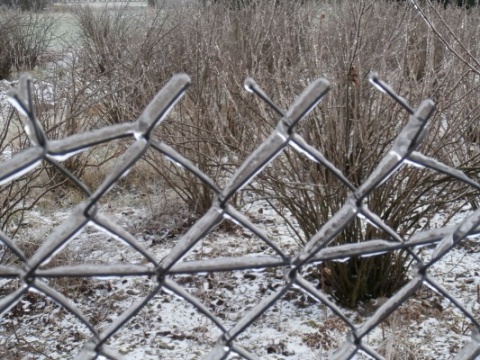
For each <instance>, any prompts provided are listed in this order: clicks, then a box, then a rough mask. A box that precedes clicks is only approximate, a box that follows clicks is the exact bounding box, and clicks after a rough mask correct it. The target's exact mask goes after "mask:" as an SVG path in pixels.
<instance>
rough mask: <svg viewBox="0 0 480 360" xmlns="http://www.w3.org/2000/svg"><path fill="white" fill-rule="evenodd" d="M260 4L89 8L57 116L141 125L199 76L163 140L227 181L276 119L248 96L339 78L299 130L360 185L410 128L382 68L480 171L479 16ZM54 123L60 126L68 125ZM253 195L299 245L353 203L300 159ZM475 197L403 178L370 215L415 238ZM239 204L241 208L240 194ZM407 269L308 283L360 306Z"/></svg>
mask: <svg viewBox="0 0 480 360" xmlns="http://www.w3.org/2000/svg"><path fill="white" fill-rule="evenodd" d="M250 5H251V4H250ZM254 5H255V6H240V7H238V8H235V9H232V8H228V7H225V6H224V4H222V3H221V2H219V3H216V2H209V4H208V5H205V6H201V5H200V6H190V7H189V6H185V7H176V8H162V7H161V5H159V8H157V9H155V10H153V9H149V10H147V11H141V12H138V11H137V12H133V11H126V10H125V9H124V10H123V11H122V10H120V11H113V10H101V11H98V10H92V9H91V8H79V9H77V10H75V12H74V14H75V18H76V21H77V24H78V28H79V39H78V40H76V41H77V42H76V43H75V44H74V46H72V48H71V49H70V50H68V53H69V54H70V57H71V60H72V61H70V62H69V63H68V64H66V65H64V67H63V68H62V71H61V72H58V76H59V77H60V76H61V77H62V78H61V79H60V78H57V79H56V80H55V81H56V82H55V83H56V84H69V85H68V87H67V88H66V89H67V92H69V93H70V94H71V95H69V96H67V95H66V96H65V98H66V99H67V103H68V104H70V105H69V107H67V109H68V111H67V112H66V113H63V112H62V114H63V115H62V116H61V117H58V122H59V123H61V124H63V125H62V126H65V124H69V122H68V121H70V124H77V125H78V124H79V121H80V120H79V119H81V122H80V124H82V125H81V126H80V127H79V128H78V129H80V130H85V129H88V128H89V127H93V126H103V125H109V124H115V123H119V122H124V121H129V120H133V119H135V118H136V117H137V116H138V115H139V114H140V112H141V111H142V110H143V108H144V107H145V106H146V104H147V103H148V102H149V101H150V99H151V98H152V97H153V96H154V94H155V93H156V92H157V91H158V90H159V89H160V88H161V87H162V85H163V83H164V82H165V81H166V80H167V79H169V78H170V77H171V76H172V75H173V74H175V73H178V72H186V73H188V74H189V75H190V76H191V77H192V80H193V86H192V87H191V88H190V89H189V91H188V92H187V95H186V97H185V98H184V99H183V100H182V101H181V102H180V103H179V104H178V105H177V106H176V107H175V111H174V112H173V114H172V115H171V116H170V118H169V119H167V120H166V122H165V123H164V124H162V126H161V127H160V128H159V130H158V134H157V135H158V136H159V137H160V138H161V139H162V140H163V141H165V142H167V143H169V144H171V145H172V146H174V147H175V148H176V149H178V150H179V151H180V152H181V153H182V154H183V155H184V156H185V157H186V158H188V159H190V160H191V161H193V162H194V163H195V164H196V165H197V166H198V167H199V168H200V169H201V170H202V171H203V172H205V173H206V174H207V175H208V176H210V177H211V178H212V179H213V180H214V181H215V182H217V183H218V184H219V185H220V186H223V185H224V183H225V180H226V179H227V178H228V176H230V175H231V174H232V172H233V171H234V170H235V169H236V168H237V167H238V166H239V164H241V163H242V161H243V160H244V159H245V158H246V156H247V155H248V154H249V153H251V152H252V151H253V149H254V148H255V147H256V146H258V144H259V143H261V142H262V141H263V140H264V139H265V137H266V136H267V134H268V133H269V132H270V131H271V130H272V129H273V128H274V126H275V124H276V122H277V121H278V118H277V116H276V115H275V113H274V112H273V111H271V110H270V109H268V108H266V107H265V105H264V104H262V103H260V102H259V100H258V99H256V98H254V97H253V96H251V95H250V94H248V93H247V92H245V91H244V90H243V81H244V79H245V78H246V77H247V76H251V77H253V78H254V79H255V80H256V81H257V82H258V83H259V84H260V85H261V86H262V87H263V88H264V89H265V91H266V93H267V94H269V95H270V96H271V97H272V99H273V100H274V101H275V102H276V103H277V104H278V105H279V106H280V107H282V108H283V109H287V108H288V106H289V105H290V104H291V103H292V101H293V99H294V98H295V96H296V95H297V94H298V93H300V92H301V90H302V89H303V88H304V87H305V86H306V85H307V84H308V83H309V82H310V81H311V80H313V79H315V78H317V77H326V78H327V79H329V80H330V81H331V83H332V91H331V92H330V94H329V95H328V96H327V98H326V100H325V102H324V103H323V104H322V105H321V106H320V107H319V108H318V109H316V110H315V111H314V112H313V113H312V114H311V115H310V117H309V118H308V119H307V120H306V121H304V122H303V123H302V124H301V125H300V129H299V131H300V134H301V135H302V136H304V138H305V139H306V140H307V142H308V143H309V144H311V145H312V146H314V147H316V148H318V149H320V150H321V151H322V152H323V153H324V154H325V157H326V158H327V159H329V160H330V161H331V162H332V163H333V164H334V165H335V166H337V167H338V168H339V169H340V170H341V171H342V172H343V173H344V174H345V176H346V177H347V178H348V179H349V181H350V182H351V183H352V184H353V185H354V186H358V185H360V184H361V183H362V182H363V181H364V180H365V179H366V177H367V176H368V175H369V174H370V173H371V171H372V169H373V168H374V167H375V166H376V165H377V164H378V161H379V159H380V158H381V157H382V156H384V155H385V153H386V152H387V151H388V150H389V148H390V146H391V143H392V141H393V139H394V137H395V136H396V135H397V134H398V132H399V130H400V128H401V127H402V126H403V124H405V122H406V121H407V114H406V113H405V111H402V109H401V108H400V107H399V106H398V105H397V104H395V103H393V102H392V101H391V100H390V99H389V98H387V97H385V96H382V94H380V93H379V92H378V91H376V90H375V89H374V88H373V87H372V86H371V85H370V84H369V83H368V81H367V75H368V73H369V72H370V71H372V70H374V71H377V72H378V73H379V75H380V77H381V78H382V79H383V80H385V81H386V82H388V83H389V84H391V85H392V86H393V87H394V89H395V91H396V92H398V93H399V94H401V95H402V96H404V97H405V99H406V100H407V101H408V102H409V103H410V104H411V105H412V106H417V105H418V104H419V103H420V101H421V100H422V99H425V98H433V99H434V101H435V102H436V103H437V108H438V111H437V112H436V114H435V115H434V117H433V118H432V121H431V125H430V126H431V127H430V130H429V136H428V138H427V139H426V141H425V143H424V145H423V151H424V152H425V153H427V154H428V155H432V156H434V157H435V158H437V159H438V160H440V161H442V162H444V163H447V164H448V165H454V166H457V167H459V168H460V169H461V170H463V171H465V172H466V173H467V174H469V175H471V176H473V177H476V176H477V174H478V172H479V162H480V158H479V152H478V148H477V145H475V144H478V126H477V124H478V121H479V120H480V119H479V116H480V115H479V113H480V111H479V109H480V99H479V97H478V90H479V86H480V82H479V72H478V71H477V72H475V66H476V63H475V61H474V60H475V59H479V58H480V54H479V52H480V49H479V48H478V39H479V38H480V29H479V27H478V14H477V13H474V12H471V11H470V12H468V11H467V10H465V9H460V8H458V9H457V8H451V9H449V10H448V11H444V9H443V6H441V5H440V4H437V5H435V6H425V8H424V11H425V12H426V13H425V15H426V16H428V19H430V21H432V23H433V24H434V26H435V28H436V29H437V33H435V32H433V31H432V30H431V29H430V27H429V26H427V24H426V23H425V21H424V19H423V18H422V17H421V16H419V13H418V11H416V10H415V9H414V8H413V7H412V6H411V5H410V3H408V2H407V3H404V2H400V3H396V2H394V3H392V2H391V1H385V2H384V1H373V0H372V1H321V2H320V1H302V2H295V3H294V4H293V5H292V3H290V2H285V3H283V2H270V1H258V2H256V1H255V2H254ZM0 26H4V25H3V23H2V24H0ZM8 26H12V25H8ZM465 29H469V30H468V31H465ZM10 33H14V32H13V31H11V32H10ZM441 39H443V40H444V41H445V42H446V43H448V44H450V47H451V48H450V49H448V48H447V47H446V46H445V44H444V42H442V40H441ZM1 41H4V38H3V37H2V40H1ZM6 48H8V46H7V47H5V49H6ZM27 48H28V49H29V47H28V46H27ZM2 49H4V48H3V47H0V59H3V57H2V56H4V55H2V54H4V53H5V51H4V50H2ZM16 59H17V60H15V61H14V62H11V63H10V66H9V69H12V68H14V67H15V66H16V64H17V63H18V64H21V63H22V61H26V60H25V59H30V57H28V56H24V55H16ZM472 59H473V60H472ZM28 61H31V63H32V64H33V63H34V61H33V60H28ZM477 63H478V60H477ZM21 68H22V66H20V67H19V68H18V69H21ZM0 75H1V74H0ZM7 75H8V74H7ZM7 75H5V76H7ZM65 79H68V81H67V80H65ZM58 101H60V100H58ZM63 101H65V100H63ZM61 108H62V109H63V111H65V107H61ZM49 111H51V109H50V110H49ZM53 113H54V114H58V111H54V112H53ZM43 114H44V116H45V120H44V121H45V122H48V121H50V120H51V119H52V118H51V116H50V115H49V114H52V112H48V111H47V112H44V113H43ZM49 119H50V120H49ZM86 120H87V121H86ZM55 124H56V122H55ZM55 124H50V126H51V127H52V128H53V129H59V127H58V126H56V125H55ZM46 127H47V126H46ZM47 128H48V127H47ZM62 129H63V128H62ZM78 129H77V128H76V130H78ZM70 130H72V128H71V127H70ZM65 131H67V130H65ZM55 136H62V133H59V134H56V135H55ZM85 161H87V160H85ZM147 162H148V163H149V164H150V165H151V168H152V169H153V170H154V171H156V172H158V175H160V176H162V177H163V178H164V180H165V183H166V184H167V185H168V187H169V189H171V190H173V191H174V192H175V193H176V194H177V195H178V197H179V198H180V199H181V200H183V201H184V202H185V204H187V206H188V207H189V208H190V211H191V212H192V213H194V214H201V213H203V212H204V211H205V210H206V209H207V208H208V207H209V206H210V204H211V199H212V194H211V192H210V190H209V189H208V188H207V187H206V186H205V185H203V184H202V183H200V182H199V181H198V180H197V179H196V178H195V177H193V176H192V175H190V174H187V173H185V172H184V171H183V170H182V169H180V168H178V167H176V166H175V165H173V164H172V163H170V162H168V161H165V160H164V159H163V158H161V157H159V156H157V155H156V154H153V153H151V154H148V157H147ZM81 166H82V164H73V165H72V166H71V167H72V170H75V169H78V168H79V167H81ZM249 190H254V191H256V192H257V193H258V194H259V196H260V197H261V198H263V199H266V200H267V201H269V202H270V203H271V204H272V206H273V207H274V208H275V209H276V210H277V211H278V213H279V214H280V215H281V216H284V218H285V221H288V222H289V224H290V227H291V230H292V236H294V237H295V238H296V240H297V241H298V243H299V244H304V243H305V242H306V241H307V240H308V239H309V238H310V237H311V236H312V235H313V234H314V233H315V232H316V231H317V230H318V229H319V228H320V227H321V226H322V225H323V224H324V223H325V222H326V221H327V220H328V219H329V218H330V217H331V216H332V214H334V213H335V212H336V211H337V210H338V209H339V208H340V206H341V205H342V204H343V203H344V201H345V199H346V196H347V193H348V189H347V188H346V187H345V186H344V185H343V184H342V183H341V182H339V181H338V180H337V179H336V178H335V177H334V176H333V174H331V173H330V172H329V171H327V170H325V169H324V168H322V167H320V166H318V165H317V164H315V163H313V162H311V161H310V160H308V159H307V158H305V157H303V156H300V155H298V154H297V153H295V152H294V151H290V150H289V151H287V152H286V155H285V156H282V157H280V158H278V159H276V160H275V162H274V163H272V165H271V166H269V167H268V168H267V169H265V170H264V172H262V173H261V174H260V175H259V177H258V178H257V179H256V181H255V183H254V184H251V185H250V187H249ZM472 196H473V194H472V193H470V192H469V190H468V189H467V188H463V187H461V186H458V185H455V184H453V183H452V182H450V180H449V179H447V178H445V177H443V176H441V175H439V174H431V173H429V172H428V171H425V170H419V169H414V168H405V169H403V170H402V171H401V172H400V174H399V175H398V176H397V177H395V178H394V179H391V180H389V181H388V182H386V183H385V184H384V185H382V187H380V188H378V189H377V190H376V191H375V192H374V193H372V194H371V195H370V196H369V197H368V199H367V201H366V205H367V206H368V207H369V209H370V210H372V211H373V212H375V213H377V214H379V215H380V217H381V218H382V219H383V220H384V221H385V222H386V223H387V224H388V225H389V226H390V227H391V228H393V229H394V230H395V231H397V232H398V233H399V234H400V235H402V236H408V235H409V234H411V233H413V232H414V231H416V230H419V229H424V228H427V227H429V226H431V223H430V222H429V221H430V220H431V219H432V217H433V215H434V214H436V213H438V212H440V211H442V212H447V213H448V214H449V215H452V214H453V213H454V212H455V211H456V210H458V209H460V208H461V207H462V206H463V205H465V204H471V205H473V206H476V204H475V203H474V202H472ZM235 201H237V202H238V203H239V204H240V203H241V202H242V196H241V194H239V195H238V196H237V198H236V200H235ZM287 213H289V214H291V215H292V216H293V217H289V216H286V215H285V214H287ZM419 220H422V221H421V222H419ZM373 238H388V235H387V234H384V233H383V232H381V231H379V230H378V229H376V228H374V227H372V226H370V225H369V224H368V223H365V222H363V221H360V220H357V221H356V222H354V223H353V224H351V225H350V226H348V227H347V228H346V229H345V230H344V231H343V233H342V234H341V235H340V236H339V237H338V238H337V240H336V242H337V243H352V242H359V241H364V240H367V239H373ZM408 261H409V258H408V256H407V255H406V254H404V253H394V254H388V255H384V256H374V257H371V258H368V259H364V258H354V259H352V260H350V261H348V262H346V263H339V262H331V263H326V264H324V265H322V267H321V268H319V269H318V271H313V272H312V273H311V274H309V276H319V277H320V280H321V284H323V286H324V289H325V290H327V291H329V292H330V294H331V295H332V296H333V297H334V298H336V299H337V300H338V301H339V302H340V303H341V304H343V305H346V306H352V307H353V306H355V305H356V304H357V303H358V302H360V301H366V300H368V299H370V298H375V297H378V296H389V295H391V294H392V293H393V292H394V291H395V290H396V289H397V288H398V287H399V286H400V285H401V284H402V283H403V281H404V280H405V277H406V271H407V265H408Z"/></svg>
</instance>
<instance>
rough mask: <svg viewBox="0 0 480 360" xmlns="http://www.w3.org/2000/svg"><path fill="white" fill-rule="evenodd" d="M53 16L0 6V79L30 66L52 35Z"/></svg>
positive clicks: (38, 58)
mask: <svg viewBox="0 0 480 360" xmlns="http://www.w3.org/2000/svg"><path fill="white" fill-rule="evenodd" d="M55 26H56V20H55V19H54V18H53V17H52V16H49V15H47V14H39V13H33V12H21V11H19V10H12V9H7V8H5V7H0V34H1V36H0V80H1V79H5V78H9V77H10V75H11V72H12V71H14V70H15V71H20V70H28V69H33V68H34V67H35V66H37V65H38V64H39V62H40V57H41V55H42V54H44V53H45V51H46V49H47V47H48V46H49V44H50V43H51V41H52V40H53V38H54V31H55Z"/></svg>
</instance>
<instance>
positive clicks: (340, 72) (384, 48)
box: [259, 1, 479, 307]
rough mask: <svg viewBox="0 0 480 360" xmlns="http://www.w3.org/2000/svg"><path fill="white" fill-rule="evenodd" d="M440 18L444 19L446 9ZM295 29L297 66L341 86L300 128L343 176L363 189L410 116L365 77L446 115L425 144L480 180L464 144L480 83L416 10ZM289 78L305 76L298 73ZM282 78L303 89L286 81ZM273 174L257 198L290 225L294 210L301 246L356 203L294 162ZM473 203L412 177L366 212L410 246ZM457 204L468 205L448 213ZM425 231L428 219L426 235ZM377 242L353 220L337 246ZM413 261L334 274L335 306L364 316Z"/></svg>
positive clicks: (337, 266) (331, 13) (333, 18)
mask: <svg viewBox="0 0 480 360" xmlns="http://www.w3.org/2000/svg"><path fill="white" fill-rule="evenodd" d="M434 10H435V11H443V10H442V9H441V7H435V8H434ZM299 14H300V13H297V16H298V15H299ZM399 14H400V15H399ZM445 16H447V14H446V13H445ZM448 17H449V23H451V24H452V26H455V27H458V29H460V28H461V26H462V24H465V23H466V22H467V23H468V22H470V21H471V22H472V23H473V22H475V21H477V20H478V17H476V15H474V14H470V15H469V14H467V13H465V12H462V10H460V9H458V10H455V11H450V12H449V13H448ZM294 19H295V18H294ZM294 21H295V20H294ZM297 21H298V22H297V27H298V28H300V29H302V28H303V27H305V28H307V29H308V31H307V32H306V36H305V37H304V41H303V42H300V44H302V45H303V48H302V50H303V51H302V52H301V53H300V54H301V55H300V56H301V58H299V59H297V63H300V64H302V65H304V69H303V72H304V73H306V74H307V76H308V77H315V76H318V75H317V74H319V73H320V74H324V75H325V76H326V77H327V78H328V79H329V80H331V82H332V84H333V86H332V91H331V93H330V94H329V95H328V97H327V100H326V103H324V104H323V106H321V108H320V109H319V110H317V111H316V113H315V114H314V116H311V117H310V119H309V120H307V121H305V122H304V123H303V124H302V125H301V133H302V134H303V136H304V137H305V138H306V140H307V142H308V143H309V144H311V145H313V146H314V147H316V148H318V149H319V150H321V151H322V153H323V154H324V155H325V156H326V158H327V159H329V160H330V161H331V162H332V163H333V164H334V165H335V166H336V167H337V168H338V169H340V170H341V171H342V173H343V174H345V176H346V177H347V179H348V180H349V181H350V183H351V184H352V186H353V187H358V186H359V185H360V184H361V183H362V182H363V181H364V180H365V179H366V177H367V176H368V175H369V174H370V173H371V172H372V170H373V169H374V167H375V166H376V165H377V164H378V162H379V160H380V159H381V157H382V156H383V155H384V154H385V153H386V151H388V150H389V148H390V146H391V144H392V140H393V139H394V137H395V136H396V134H397V133H398V131H399V129H400V128H401V126H402V124H404V122H405V121H406V116H407V114H406V113H404V112H402V111H401V109H400V107H399V106H398V105H396V104H394V103H392V102H391V100H390V99H387V98H385V97H382V96H381V94H379V93H378V92H376V91H375V90H374V89H373V87H372V86H371V85H370V84H368V82H367V81H366V76H367V74H368V73H369V72H370V71H371V70H372V69H375V70H376V71H378V72H379V73H380V74H381V76H382V78H385V79H387V81H388V82H390V83H391V84H394V86H395V90H396V91H397V92H399V93H400V94H402V95H405V98H406V99H407V101H408V102H409V103H410V104H412V105H416V104H418V103H419V102H420V100H421V99H425V98H428V97H433V98H434V99H435V101H436V102H437V104H438V109H439V111H438V112H437V113H436V116H434V118H433V120H432V126H431V129H430V135H429V138H428V139H427V140H426V141H425V145H424V146H425V148H426V151H427V153H429V154H431V155H432V156H435V157H436V158H437V159H440V160H441V161H443V162H445V163H447V164H449V165H457V166H460V167H461V168H462V169H464V170H466V171H467V173H470V174H476V173H475V171H477V173H478V170H477V169H478V165H479V162H478V160H479V159H478V151H475V152H474V153H473V154H472V153H471V146H470V144H469V143H468V142H465V140H464V135H465V131H466V129H467V128H468V126H470V125H469V124H471V119H468V117H467V116H468V115H469V114H471V111H472V109H476V110H477V112H478V97H476V96H475V95H474V94H475V92H476V90H477V91H478V83H475V81H474V80H473V79H474V76H473V74H472V73H471V72H470V71H469V70H468V68H467V67H465V66H461V64H459V63H458V62H457V61H455V59H454V58H453V57H452V56H449V55H448V54H446V53H445V51H444V49H443V48H442V47H441V43H439V42H438V41H436V38H435V36H434V34H433V33H432V32H431V31H429V30H428V27H427V26H426V25H425V23H424V22H423V21H422V20H421V19H420V18H419V17H418V16H417V13H416V12H415V10H414V9H413V7H408V6H405V4H403V5H402V4H386V3H384V2H378V1H377V2H373V1H371V2H368V1H367V2H358V3H352V2H348V1H338V2H335V3H331V5H330V8H328V9H321V8H316V11H310V12H306V13H302V15H301V16H299V17H298V20H297ZM453 24H455V25H453ZM472 26H473V25H472ZM470 35H471V34H470ZM279 39H282V38H280V37H279ZM319 39H321V40H319ZM282 41H285V40H284V39H282ZM472 45H473V44H472ZM272 47H276V48H285V47H287V44H286V43H283V44H282V43H275V42H273V43H272ZM473 48H474V47H473V46H472V49H473ZM304 59H307V60H304ZM283 66H284V67H285V68H289V69H290V70H291V71H293V72H294V73H296V74H297V76H298V74H299V73H301V72H300V71H299V70H297V72H295V70H293V69H295V68H293V69H291V67H287V66H286V64H283ZM280 72H281V70H280V71H278V70H277V73H280ZM282 75H283V73H282ZM280 78H282V79H283V78H284V77H280ZM285 78H286V79H290V81H291V82H290V84H292V83H293V84H294V83H295V80H293V79H291V77H290V78H289V77H288V75H286V76H285ZM287 81H288V80H287ZM287 86H288V85H287ZM467 164H468V165H467ZM468 169H472V171H469V170H468ZM264 174H265V177H264V180H265V181H264V182H263V183H261V184H259V186H262V187H259V189H260V191H261V192H262V193H263V194H267V196H269V197H270V198H271V199H272V205H275V203H277V204H280V205H281V206H279V207H277V208H278V211H279V214H281V215H282V214H284V212H283V211H282V209H284V208H286V209H288V210H289V212H290V213H291V214H292V215H293V217H294V219H295V220H296V222H297V223H298V226H299V228H300V230H301V231H298V230H296V225H295V224H291V225H292V228H293V230H294V232H295V233H296V236H297V239H298V240H299V241H300V242H301V243H304V242H305V241H307V239H309V238H310V237H311V236H312V235H313V234H315V233H316V232H317V231H318V230H319V228H320V227H321V226H322V225H323V224H325V222H326V221H327V220H328V219H330V217H331V216H332V214H334V213H335V212H337V210H338V209H339V208H340V207H341V206H342V205H343V204H344V202H345V201H346V198H347V194H348V193H349V192H350V188H348V187H347V186H345V184H343V183H342V182H341V181H339V180H338V179H336V178H335V176H334V175H333V174H332V173H331V172H330V171H329V170H326V169H325V168H323V167H320V166H318V165H317V164H315V163H313V162H311V161H310V160H309V159H307V158H305V157H302V156H299V155H297V153H296V152H293V151H292V152H287V153H286V156H285V157H283V158H282V159H277V161H276V163H275V164H274V166H271V167H269V168H267V169H266V170H265V171H264ZM473 195H474V194H473V192H471V191H470V190H468V189H466V188H464V187H458V186H456V185H454V184H453V182H451V181H449V180H447V179H445V178H443V177H442V176H441V175H432V174H431V173H429V172H428V171H425V170H419V169H415V168H404V169H402V170H401V172H400V173H399V174H398V175H397V176H396V177H395V178H394V179H390V180H389V181H388V182H387V183H386V184H384V185H383V186H382V187H380V188H379V189H377V190H376V191H375V192H374V193H373V194H371V195H370V196H369V197H368V199H366V200H365V201H366V205H367V206H368V208H369V209H370V210H371V211H373V212H375V213H376V214H379V215H380V217H381V218H382V220H384V221H385V223H386V224H388V225H389V226H390V227H391V228H392V229H394V230H395V231H396V232H397V233H398V234H399V235H401V236H403V237H405V236H408V235H409V234H411V233H412V232H413V231H415V230H418V229H419V228H420V227H422V226H423V227H428V226H430V223H429V219H431V218H432V216H433V215H434V214H436V213H438V212H440V211H447V210H448V211H449V212H450V213H453V212H455V209H457V210H458V209H459V208H460V207H461V206H462V205H464V204H465V203H469V202H471V200H472V196H473ZM455 201H459V202H460V204H458V203H457V206H456V207H454V208H451V205H452V203H453V202H455ZM421 219H426V222H425V223H424V224H422V225H420V223H419V220H421ZM285 220H288V219H287V218H285ZM374 238H387V239H389V238H390V236H389V235H388V234H386V233H384V232H383V231H380V230H378V229H376V228H375V227H373V226H371V225H369V224H368V222H365V221H361V220H356V221H355V222H354V223H352V224H350V225H349V226H348V227H347V228H346V229H345V230H344V231H343V232H342V233H341V234H340V236H338V237H337V238H336V243H352V242H361V241H364V240H367V239H374ZM407 261H408V257H407V256H406V254H404V253H393V254H387V255H383V256H374V257H371V258H366V259H364V258H353V259H351V260H349V261H347V262H345V263H343V262H330V263H326V264H325V265H324V269H323V271H322V273H321V276H322V277H323V282H322V283H323V285H324V287H325V289H326V290H327V291H328V292H330V293H331V294H332V295H333V297H334V298H335V299H337V301H339V302H340V303H342V304H343V305H346V306H350V307H355V306H356V305H357V303H358V302H359V301H366V300H368V299H369V298H376V297H379V296H390V295H391V294H392V293H393V292H395V291H396V289H398V288H399V287H400V286H401V285H402V284H403V282H404V280H405V276H406V264H407Z"/></svg>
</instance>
